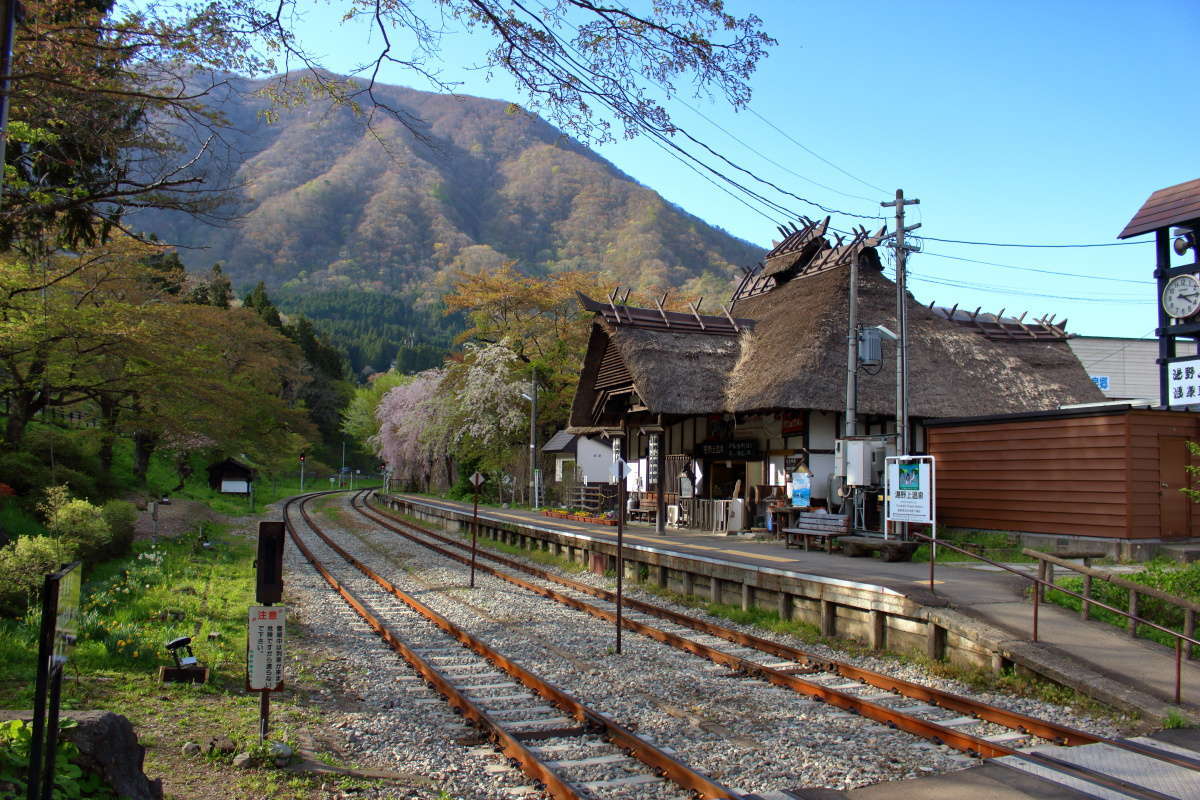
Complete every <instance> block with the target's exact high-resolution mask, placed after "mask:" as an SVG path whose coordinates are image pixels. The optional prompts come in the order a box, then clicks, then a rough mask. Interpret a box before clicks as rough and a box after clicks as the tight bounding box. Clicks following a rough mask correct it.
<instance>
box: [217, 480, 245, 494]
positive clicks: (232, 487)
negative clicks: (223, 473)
mask: <svg viewBox="0 0 1200 800" xmlns="http://www.w3.org/2000/svg"><path fill="white" fill-rule="evenodd" d="M221 493H222V494H249V493H250V482H249V481H231V480H229V479H227V478H226V479H222V480H221Z"/></svg>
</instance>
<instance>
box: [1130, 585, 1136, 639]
mask: <svg viewBox="0 0 1200 800" xmlns="http://www.w3.org/2000/svg"><path fill="white" fill-rule="evenodd" d="M1129 616H1130V619H1129V638H1130V639H1135V638H1137V620H1135V619H1133V617H1136V616H1138V593H1137V590H1136V589H1130V590H1129Z"/></svg>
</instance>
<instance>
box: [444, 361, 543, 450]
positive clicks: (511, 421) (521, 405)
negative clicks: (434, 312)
mask: <svg viewBox="0 0 1200 800" xmlns="http://www.w3.org/2000/svg"><path fill="white" fill-rule="evenodd" d="M456 372H458V373H459V375H457V376H456V377H457V378H458V379H457V380H456V381H455V387H454V402H455V405H456V406H457V407H458V412H459V418H460V419H461V424H460V425H459V426H458V427H457V430H456V439H455V445H456V449H458V450H460V452H462V453H464V454H465V455H469V456H472V457H474V458H476V459H478V461H479V463H480V466H482V467H484V468H485V469H497V468H499V467H500V466H502V465H503V464H505V463H506V462H507V461H508V459H509V455H510V452H509V451H510V450H511V449H512V447H513V445H515V444H517V443H518V442H520V441H521V436H522V433H523V431H524V429H525V426H526V425H527V424H528V420H529V417H528V416H527V414H528V412H527V410H526V409H527V406H526V405H525V402H526V401H525V400H524V399H523V398H522V397H521V390H522V386H523V380H522V377H521V374H520V372H521V362H520V360H519V357H518V356H517V354H516V353H515V352H514V351H513V349H512V348H511V347H510V346H509V345H508V343H507V342H499V343H495V344H486V345H480V344H474V343H472V344H468V345H467V346H466V348H465V350H464V358H463V361H462V363H461V365H460V366H458V367H457V369H456Z"/></svg>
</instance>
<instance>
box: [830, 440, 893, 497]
mask: <svg viewBox="0 0 1200 800" xmlns="http://www.w3.org/2000/svg"><path fill="white" fill-rule="evenodd" d="M883 456H884V449H883V447H882V446H881V443H880V442H874V441H870V440H868V439H838V440H837V441H835V442H834V449H833V474H834V475H836V476H837V477H844V478H845V479H846V485H847V486H875V485H876V484H878V483H879V478H880V476H881V475H882V474H883V472H882V470H883Z"/></svg>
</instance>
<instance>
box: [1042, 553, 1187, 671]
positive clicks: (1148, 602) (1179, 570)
mask: <svg viewBox="0 0 1200 800" xmlns="http://www.w3.org/2000/svg"><path fill="white" fill-rule="evenodd" d="M1122 577H1124V578H1126V579H1128V580H1131V581H1134V582H1135V583H1142V584H1145V585H1147V586H1153V587H1155V588H1157V589H1161V590H1162V591H1165V592H1168V593H1171V594H1174V595H1176V596H1178V597H1181V598H1183V599H1186V600H1191V601H1192V602H1200V564H1177V563H1175V562H1171V561H1161V560H1160V561H1152V562H1149V563H1147V564H1146V565H1145V568H1144V569H1142V570H1141V571H1139V572H1136V573H1132V574H1129V575H1123V576H1122ZM1055 583H1056V584H1057V585H1060V586H1062V587H1063V588H1064V589H1068V590H1070V591H1073V592H1078V593H1082V592H1083V578H1082V577H1079V576H1073V575H1066V576H1063V577H1061V578H1059V579H1057V580H1056V581H1055ZM1091 596H1092V597H1093V598H1095V599H1096V600H1099V601H1101V602H1103V603H1105V604H1107V605H1110V606H1112V607H1113V608H1119V609H1122V610H1127V609H1128V608H1129V590H1128V589H1125V588H1122V587H1120V586H1114V585H1112V584H1111V583H1108V582H1107V581H1101V580H1093V582H1092V592H1091ZM1046 599H1047V601H1049V602H1051V603H1054V604H1056V605H1059V606H1062V607H1063V608H1067V609H1070V610H1072V611H1076V612H1078V611H1079V610H1080V608H1081V607H1082V605H1083V601H1082V600H1080V599H1079V598H1077V597H1072V596H1071V595H1069V594H1066V593H1064V592H1059V591H1055V590H1053V589H1051V590H1048V591H1047V592H1046ZM1088 613H1089V616H1090V617H1091V618H1092V619H1095V620H1098V621H1100V622H1104V623H1107V624H1109V625H1112V626H1113V627H1117V628H1128V625H1129V623H1128V620H1127V619H1126V618H1125V617H1123V616H1122V615H1120V614H1117V613H1115V612H1113V611H1108V610H1107V609H1103V608H1097V607H1096V606H1094V605H1093V606H1091V607H1090V610H1089V612H1088ZM1138 616H1140V617H1142V618H1143V619H1147V620H1149V621H1151V622H1154V623H1156V624H1158V625H1162V626H1163V627H1165V628H1170V629H1172V630H1177V631H1179V632H1181V633H1182V632H1183V622H1184V615H1183V610H1182V609H1180V608H1179V607H1178V606H1175V605H1172V604H1170V603H1167V602H1165V601H1162V600H1158V599H1157V598H1153V597H1146V596H1145V595H1143V596H1142V597H1141V598H1140V603H1139V607H1138ZM1137 635H1138V636H1140V637H1142V638H1145V639H1149V640H1151V641H1153V642H1157V643H1159V644H1161V645H1163V646H1165V647H1170V648H1172V649H1173V648H1174V647H1175V641H1176V638H1175V637H1174V636H1172V635H1170V634H1169V633H1166V632H1164V631H1160V630H1158V629H1156V628H1151V627H1149V626H1147V625H1139V626H1138V628H1137ZM1192 648H1193V650H1200V648H1197V647H1196V646H1195V645H1193V646H1192Z"/></svg>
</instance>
